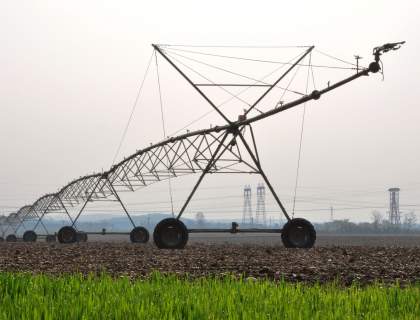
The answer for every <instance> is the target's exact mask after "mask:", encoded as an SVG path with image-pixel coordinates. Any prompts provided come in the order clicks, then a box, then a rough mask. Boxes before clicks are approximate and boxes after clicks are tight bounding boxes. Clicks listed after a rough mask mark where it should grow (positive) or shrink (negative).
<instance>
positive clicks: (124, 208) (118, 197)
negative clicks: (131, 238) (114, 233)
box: [106, 177, 136, 228]
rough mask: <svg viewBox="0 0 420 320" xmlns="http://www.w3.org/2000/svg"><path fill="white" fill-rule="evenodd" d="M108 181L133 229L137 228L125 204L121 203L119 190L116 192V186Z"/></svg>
mask: <svg viewBox="0 0 420 320" xmlns="http://www.w3.org/2000/svg"><path fill="white" fill-rule="evenodd" d="M106 180H107V181H108V184H109V186H110V187H111V190H112V193H113V194H114V196H115V198H117V200H118V202H119V203H120V204H121V207H122V208H123V210H124V212H125V214H126V215H127V217H128V219H129V220H130V222H131V224H132V226H133V228H135V227H136V224H135V223H134V221H133V219H132V218H131V216H130V214H129V213H128V211H127V209H126V207H125V205H124V203H123V202H122V201H121V198H120V196H119V195H118V192H117V190H115V188H114V186H113V185H112V183H111V181H109V179H108V177H107V178H106Z"/></svg>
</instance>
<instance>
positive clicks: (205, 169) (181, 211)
mask: <svg viewBox="0 0 420 320" xmlns="http://www.w3.org/2000/svg"><path fill="white" fill-rule="evenodd" d="M228 135H229V131H226V133H225V135H224V136H223V138H222V140H221V141H220V143H219V145H218V146H217V148H216V150H215V151H214V153H213V156H212V157H211V158H210V160H209V163H208V164H207V166H206V167H205V168H204V170H203V172H202V173H201V175H200V178H198V181H197V182H196V184H195V186H194V188H193V189H192V191H191V193H190V194H189V196H188V198H187V200H186V201H185V203H184V205H183V206H182V208H181V210H180V211H179V213H178V216H177V217H176V219H177V220H179V219H180V218H181V216H182V214H183V213H184V211H185V209H186V208H187V206H188V204H189V203H190V201H191V199H192V197H193V196H194V193H195V192H196V191H197V189H198V186H199V185H200V183H201V181H202V180H203V178H204V176H205V175H206V174H207V173H208V172H209V170H210V168H211V166H212V165H213V164H214V162H215V159H216V157H217V155H218V153H219V151H220V149H221V148H222V146H223V143H224V142H225V140H226V138H227V136H228ZM225 150H226V147H225V148H224V150H223V151H222V153H221V154H223V152H225Z"/></svg>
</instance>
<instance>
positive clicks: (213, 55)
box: [167, 48, 357, 70]
mask: <svg viewBox="0 0 420 320" xmlns="http://www.w3.org/2000/svg"><path fill="white" fill-rule="evenodd" d="M167 50H176V51H180V52H185V53H192V54H198V55H203V56H209V57H216V58H226V59H234V60H242V61H251V62H262V63H271V64H283V65H291V64H292V63H291V62H284V61H276V60H266V59H255V58H247V57H236V56H229V55H222V54H216V53H208V52H200V51H194V50H184V49H176V48H167ZM319 53H320V54H324V55H326V56H328V57H330V58H332V59H334V60H337V61H340V62H344V63H346V64H350V65H353V64H351V63H350V62H346V61H344V60H341V59H339V58H336V57H333V56H331V55H328V54H326V53H323V52H319ZM298 65H300V66H302V67H308V66H309V65H308V64H303V63H302V64H298ZM312 67H313V68H325V69H341V70H356V69H357V67H356V66H354V65H353V67H339V66H328V65H312Z"/></svg>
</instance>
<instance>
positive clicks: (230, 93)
mask: <svg viewBox="0 0 420 320" xmlns="http://www.w3.org/2000/svg"><path fill="white" fill-rule="evenodd" d="M168 56H170V57H171V58H172V59H173V60H174V61H176V62H178V63H179V64H181V65H183V66H184V67H185V68H187V69H188V70H190V71H192V72H194V73H195V74H197V75H198V76H200V77H201V78H203V79H205V80H207V81H208V82H210V83H211V84H214V85H215V86H216V87H218V88H219V89H221V90H223V91H224V92H226V93H227V94H229V95H230V96H231V97H232V98H234V99H238V100H239V101H240V102H242V103H245V104H246V105H248V106H251V104H250V103H249V102H247V101H245V100H243V99H241V98H239V97H238V96H237V95H236V94H234V93H232V92H230V91H229V90H227V89H226V88H224V87H223V86H217V85H216V83H215V82H214V81H212V80H211V79H209V78H207V77H206V76H204V75H203V74H202V73H200V72H198V71H197V70H195V69H193V68H192V67H190V66H188V65H186V64H185V63H183V62H182V61H180V60H179V59H177V58H175V57H174V56H172V55H171V54H168Z"/></svg>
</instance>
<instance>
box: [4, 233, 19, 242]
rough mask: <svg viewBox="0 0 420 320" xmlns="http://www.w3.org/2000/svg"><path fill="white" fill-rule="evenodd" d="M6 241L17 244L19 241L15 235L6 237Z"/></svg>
mask: <svg viewBox="0 0 420 320" xmlns="http://www.w3.org/2000/svg"><path fill="white" fill-rule="evenodd" d="M6 241H7V242H16V241H17V237H16V236H15V235H14V234H9V235H8V236H7V237H6Z"/></svg>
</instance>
